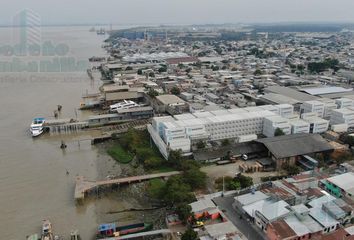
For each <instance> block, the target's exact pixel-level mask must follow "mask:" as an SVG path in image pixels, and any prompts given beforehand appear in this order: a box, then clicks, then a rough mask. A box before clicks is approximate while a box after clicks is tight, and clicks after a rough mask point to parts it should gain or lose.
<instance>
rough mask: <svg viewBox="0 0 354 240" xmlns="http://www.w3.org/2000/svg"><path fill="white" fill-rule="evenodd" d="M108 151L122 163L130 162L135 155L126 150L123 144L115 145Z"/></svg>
mask: <svg viewBox="0 0 354 240" xmlns="http://www.w3.org/2000/svg"><path fill="white" fill-rule="evenodd" d="M107 153H108V154H109V155H110V156H111V157H112V158H113V159H114V160H116V161H118V162H120V163H124V164H127V163H130V162H131V161H132V160H133V158H134V155H133V154H131V153H130V152H127V151H125V150H124V149H123V148H122V146H120V145H116V146H114V147H111V148H110V149H108V150H107Z"/></svg>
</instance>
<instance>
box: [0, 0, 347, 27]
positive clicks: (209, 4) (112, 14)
mask: <svg viewBox="0 0 354 240" xmlns="http://www.w3.org/2000/svg"><path fill="white" fill-rule="evenodd" d="M26 8H28V9H31V10H33V11H34V12H36V13H38V14H39V15H40V16H41V18H42V24H43V25H52V24H95V23H100V24H109V23H112V24H123V25H124V24H137V25H144V24H204V23H209V24H221V23H277V22H353V23H354V14H352V11H353V9H354V1H352V0H337V1H333V0H296V1H295V0H266V1H264V0H218V1H215V0H150V1H148V0H101V1H97V0H91V1H84V0H75V1H69V0H62V1H47V0H26V1H23V0H12V1H8V0H5V1H4V3H3V4H2V8H1V10H0V13H1V14H0V24H1V25H11V23H12V18H13V16H14V15H16V13H17V12H19V11H21V10H23V9H26Z"/></svg>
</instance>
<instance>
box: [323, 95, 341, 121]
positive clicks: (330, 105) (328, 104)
mask: <svg viewBox="0 0 354 240" xmlns="http://www.w3.org/2000/svg"><path fill="white" fill-rule="evenodd" d="M318 101H320V102H323V103H324V105H325V107H324V112H323V117H324V118H326V119H329V118H330V117H331V114H332V110H334V109H337V108H338V106H337V104H336V102H335V100H333V99H329V98H320V99H319V100H318Z"/></svg>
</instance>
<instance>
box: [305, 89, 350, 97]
mask: <svg viewBox="0 0 354 240" xmlns="http://www.w3.org/2000/svg"><path fill="white" fill-rule="evenodd" d="M300 90H301V91H304V92H307V93H308V94H311V95H322V94H332V93H343V92H351V91H353V88H343V87H317V88H302V89H300Z"/></svg>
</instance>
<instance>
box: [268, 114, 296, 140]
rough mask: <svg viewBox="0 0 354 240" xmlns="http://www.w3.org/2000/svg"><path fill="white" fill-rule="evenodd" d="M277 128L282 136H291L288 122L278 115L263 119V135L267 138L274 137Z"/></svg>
mask: <svg viewBox="0 0 354 240" xmlns="http://www.w3.org/2000/svg"><path fill="white" fill-rule="evenodd" d="M277 128H279V129H280V130H282V131H283V133H284V134H286V135H288V134H291V125H290V123H289V120H288V119H286V118H283V117H281V116H279V115H274V116H269V117H265V118H264V121H263V134H264V135H265V136H267V137H274V133H275V130H276V129H277Z"/></svg>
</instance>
